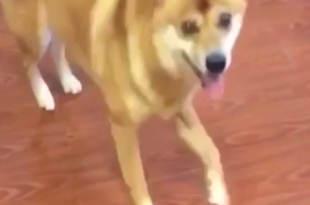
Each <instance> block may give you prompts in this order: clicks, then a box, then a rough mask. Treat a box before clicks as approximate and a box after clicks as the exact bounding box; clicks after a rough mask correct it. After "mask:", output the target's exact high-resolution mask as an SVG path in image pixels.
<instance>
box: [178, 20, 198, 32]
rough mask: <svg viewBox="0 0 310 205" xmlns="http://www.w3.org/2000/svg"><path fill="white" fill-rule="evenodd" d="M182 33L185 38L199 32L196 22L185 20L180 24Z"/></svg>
mask: <svg viewBox="0 0 310 205" xmlns="http://www.w3.org/2000/svg"><path fill="white" fill-rule="evenodd" d="M181 30H182V33H183V34H184V35H186V36H188V35H193V34H196V33H198V32H199V27H198V25H197V22H196V21H193V20H187V21H183V22H182V24H181Z"/></svg>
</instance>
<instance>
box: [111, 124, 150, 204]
mask: <svg viewBox="0 0 310 205" xmlns="http://www.w3.org/2000/svg"><path fill="white" fill-rule="evenodd" d="M112 134H113V138H114V142H115V147H116V152H117V156H118V161H119V164H120V168H121V171H122V175H123V177H124V180H125V182H126V184H127V186H128V187H129V190H130V195H131V197H132V199H133V200H134V203H135V205H152V201H151V197H150V195H149V192H148V189H147V184H146V180H145V176H144V171H143V166H142V160H141V157H140V151H139V143H138V139H137V136H136V126H134V125H119V124H117V123H113V122H112Z"/></svg>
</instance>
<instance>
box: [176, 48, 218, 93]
mask: <svg viewBox="0 0 310 205" xmlns="http://www.w3.org/2000/svg"><path fill="white" fill-rule="evenodd" d="M182 57H183V59H184V61H185V62H186V63H187V64H188V65H189V67H191V69H192V70H193V72H194V73H195V75H196V76H197V77H198V79H199V80H200V83H201V87H202V88H205V89H207V90H208V91H209V94H210V96H211V97H212V98H218V97H220V96H221V95H222V94H223V90H224V80H223V75H222V74H213V73H210V72H206V73H203V72H202V71H201V70H200V69H199V68H198V66H197V65H196V64H195V63H193V62H192V60H191V59H190V58H189V56H188V55H187V54H186V53H185V52H182Z"/></svg>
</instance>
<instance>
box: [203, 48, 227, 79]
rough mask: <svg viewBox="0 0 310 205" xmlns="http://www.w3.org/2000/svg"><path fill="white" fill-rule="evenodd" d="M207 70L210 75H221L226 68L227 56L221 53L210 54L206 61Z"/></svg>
mask: <svg viewBox="0 0 310 205" xmlns="http://www.w3.org/2000/svg"><path fill="white" fill-rule="evenodd" d="M205 61H206V62H205V63H206V68H207V69H208V71H209V72H210V73H214V74H220V73H222V72H223V71H224V70H225V67H226V56H225V55H224V54H223V53H221V52H214V53H210V54H209V55H208V56H207V57H206V59H205Z"/></svg>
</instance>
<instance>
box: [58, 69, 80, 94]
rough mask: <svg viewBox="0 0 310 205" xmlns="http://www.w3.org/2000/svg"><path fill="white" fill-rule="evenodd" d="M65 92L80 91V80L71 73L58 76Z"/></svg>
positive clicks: (74, 92) (73, 92)
mask: <svg viewBox="0 0 310 205" xmlns="http://www.w3.org/2000/svg"><path fill="white" fill-rule="evenodd" d="M60 81H61V85H62V87H63V90H64V92H65V93H67V94H69V93H71V94H77V93H79V92H81V91H82V84H81V82H80V81H79V80H78V79H77V78H76V77H75V76H74V75H73V74H72V73H66V74H65V75H63V76H62V77H61V78H60Z"/></svg>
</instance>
